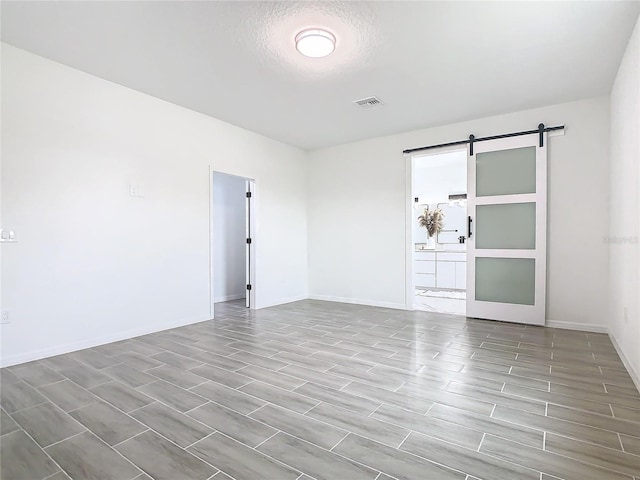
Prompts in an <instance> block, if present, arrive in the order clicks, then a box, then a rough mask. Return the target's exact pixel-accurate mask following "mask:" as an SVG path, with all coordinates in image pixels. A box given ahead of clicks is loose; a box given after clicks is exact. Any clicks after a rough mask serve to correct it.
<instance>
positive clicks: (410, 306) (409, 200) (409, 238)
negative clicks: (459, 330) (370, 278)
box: [404, 145, 466, 310]
mask: <svg viewBox="0 0 640 480" xmlns="http://www.w3.org/2000/svg"><path fill="white" fill-rule="evenodd" d="M460 151H466V148H465V147H461V146H460V145H451V146H443V147H441V148H437V149H433V150H430V151H429V153H424V152H419V151H417V152H414V153H404V159H405V195H404V196H405V199H406V202H405V269H404V270H405V272H404V273H405V277H404V285H405V298H404V309H405V310H415V308H414V302H413V297H414V295H415V289H416V287H415V282H414V276H413V266H414V263H413V261H414V256H415V248H414V245H413V221H414V218H413V217H414V212H415V211H414V209H413V174H414V170H415V159H416V158H417V157H432V156H438V155H442V154H444V153H450V152H460Z"/></svg>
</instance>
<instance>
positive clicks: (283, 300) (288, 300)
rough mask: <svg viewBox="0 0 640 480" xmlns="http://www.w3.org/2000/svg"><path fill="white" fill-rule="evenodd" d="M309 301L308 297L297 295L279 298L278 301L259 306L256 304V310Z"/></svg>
mask: <svg viewBox="0 0 640 480" xmlns="http://www.w3.org/2000/svg"><path fill="white" fill-rule="evenodd" d="M308 299H309V296H308V295H295V296H293V297H285V298H279V299H277V300H270V301H268V302H266V303H260V304H258V302H256V304H257V305H256V309H260V308H268V307H275V306H276V305H284V304H285V303H293V302H299V301H301V300H308Z"/></svg>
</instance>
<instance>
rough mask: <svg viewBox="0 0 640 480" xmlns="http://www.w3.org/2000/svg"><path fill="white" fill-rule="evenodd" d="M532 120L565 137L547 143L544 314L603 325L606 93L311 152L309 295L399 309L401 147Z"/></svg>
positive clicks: (525, 126) (513, 127) (520, 126)
mask: <svg viewBox="0 0 640 480" xmlns="http://www.w3.org/2000/svg"><path fill="white" fill-rule="evenodd" d="M382 108H384V107H382ZM540 122H543V123H545V125H550V126H551V125H560V124H566V126H567V129H566V134H565V135H564V136H558V137H553V138H550V140H549V214H548V220H549V242H548V255H549V262H548V265H549V269H548V281H547V288H548V296H547V299H548V308H547V318H548V319H549V320H550V324H553V325H563V326H574V327H589V328H597V329H601V330H603V331H604V330H606V326H605V325H604V323H605V320H604V318H605V316H606V315H607V305H606V303H607V302H606V295H607V292H608V268H609V257H608V249H607V247H606V245H604V244H603V242H602V233H601V232H602V230H601V228H602V227H598V222H597V221H594V219H606V218H607V216H608V212H609V209H608V191H609V185H608V177H609V99H608V97H601V98H594V99H587V100H583V101H578V102H572V103H566V104H562V105H554V106H550V107H545V108H539V109H535V110H528V111H523V112H517V113H512V114H508V115H501V116H496V117H489V118H484V119H479V120H474V121H469V122H465V123H458V124H454V125H446V126H442V127H436V128H430V129H425V130H418V131H413V132H407V133H402V134H399V135H392V136H388V137H381V138H375V139H372V140H366V141H361V142H356V143H351V144H347V145H341V146H337V147H333V148H326V149H322V150H317V151H314V152H311V153H310V155H309V161H310V165H309V168H310V172H309V178H310V179H311V181H310V183H309V251H310V252H311V255H310V261H309V291H310V295H311V296H312V297H313V298H324V299H341V300H343V301H357V302H361V303H368V304H373V305H388V306H395V307H400V308H401V307H404V305H405V298H406V297H405V258H406V256H405V255H406V253H405V248H406V244H407V241H406V240H405V202H406V201H407V198H409V195H410V192H405V183H406V172H405V165H406V162H405V159H404V158H403V155H402V150H403V149H407V148H412V147H420V146H423V145H430V144H440V143H445V142H450V141H455V140H460V139H464V138H466V137H468V136H469V134H470V133H473V134H474V135H476V137H480V136H487V135H494V134H499V133H504V132H512V131H518V130H529V129H533V128H536V127H537V125H538V123H540ZM605 223H606V220H605ZM589 226H592V228H589ZM362 232H368V235H367V236H366V238H363V235H362V234H361V233H362ZM356 233H357V235H355V234H356ZM554 322H560V323H554ZM562 322H565V323H562Z"/></svg>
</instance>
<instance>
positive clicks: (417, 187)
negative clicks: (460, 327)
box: [410, 149, 467, 315]
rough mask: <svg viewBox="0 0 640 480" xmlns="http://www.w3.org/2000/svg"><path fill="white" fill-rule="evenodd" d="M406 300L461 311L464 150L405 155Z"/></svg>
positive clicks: (427, 307) (464, 236)
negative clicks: (408, 196) (408, 195)
mask: <svg viewBox="0 0 640 480" xmlns="http://www.w3.org/2000/svg"><path fill="white" fill-rule="evenodd" d="M411 172H412V174H411V199H412V211H411V250H412V255H411V268H410V271H411V272H412V284H413V285H412V287H413V288H412V296H411V304H412V308H413V309H415V310H425V311H430V312H438V313H448V314H455V315H465V314H466V293H467V292H466V281H467V258H466V240H467V202H466V198H467V152H466V149H463V150H449V151H446V152H440V153H435V154H433V153H432V154H428V155H425V154H423V155H415V156H413V157H412V158H411Z"/></svg>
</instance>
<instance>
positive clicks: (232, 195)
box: [210, 172, 255, 317]
mask: <svg viewBox="0 0 640 480" xmlns="http://www.w3.org/2000/svg"><path fill="white" fill-rule="evenodd" d="M210 181H211V267H210V270H211V272H210V273H211V315H212V317H213V316H214V314H215V312H214V310H215V308H216V307H215V305H216V304H221V303H222V302H224V303H225V306H226V307H230V308H238V307H246V308H254V305H255V284H254V277H255V275H254V268H253V265H254V263H255V254H254V248H253V245H254V238H253V237H254V235H253V231H254V228H253V225H254V215H253V212H254V210H255V209H254V202H255V196H254V191H255V184H254V181H253V180H252V179H249V178H244V177H238V176H235V175H228V174H225V173H219V172H211V176H210ZM218 306H219V307H220V306H221V305H218Z"/></svg>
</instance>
